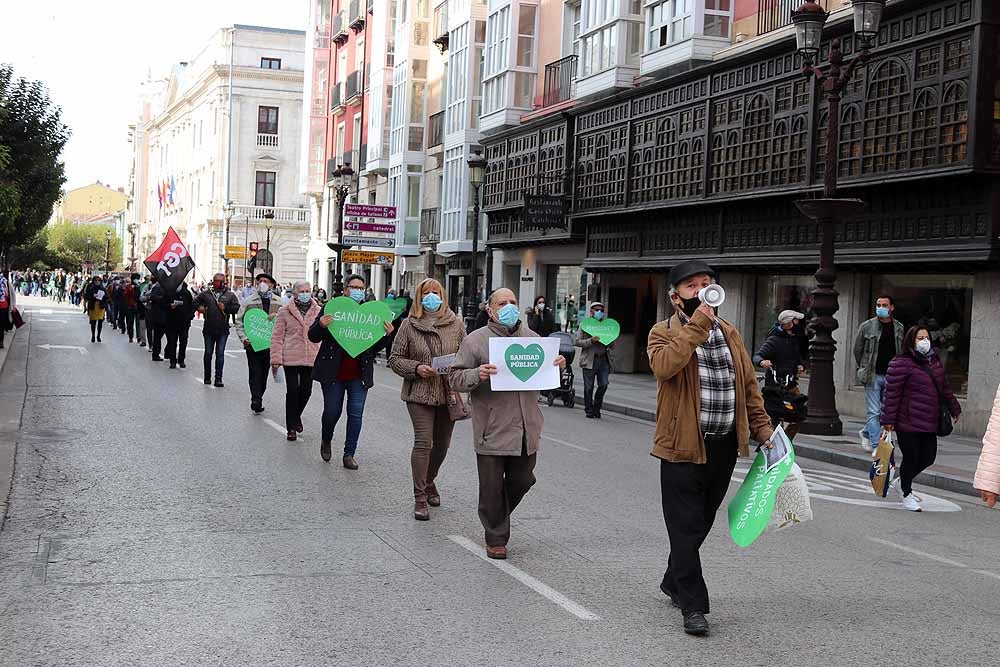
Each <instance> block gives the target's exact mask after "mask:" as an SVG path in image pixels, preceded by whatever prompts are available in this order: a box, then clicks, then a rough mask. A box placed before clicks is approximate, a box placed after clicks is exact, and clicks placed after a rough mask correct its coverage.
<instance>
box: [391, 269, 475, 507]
mask: <svg viewBox="0 0 1000 667" xmlns="http://www.w3.org/2000/svg"><path fill="white" fill-rule="evenodd" d="M414 299H415V300H414V302H413V305H412V307H411V310H410V316H409V317H408V318H406V319H405V320H403V321H402V323H401V324H400V327H399V331H398V332H395V334H394V335H395V340H394V342H393V346H392V352H391V354H390V355H389V368H391V369H392V371H393V372H394V373H396V375H399V376H400V377H402V378H403V387H402V390H401V392H400V398H402V399H403V400H404V401H405V402H406V410H407V412H409V414H410V423H411V424H412V426H413V451H412V452H411V453H410V471H411V473H412V475H413V502H414V504H413V518H414V519H416V520H418V521H427V520H429V519H430V518H431V515H430V508H431V507H438V506H439V505H441V494H440V492H438V488H437V484H436V483H435V480H436V479H437V475H438V472H439V471H440V470H441V464H443V463H444V459H445V457H446V456H447V455H448V448H449V447H450V446H451V433H452V429H453V428H454V425H455V423H454V422H453V421H452V418H451V413H450V411H449V409H448V394H449V387H448V382H447V379H446V378H444V377H443V376H442V375H441V373H440V371H439V370H438V369H435V368H434V367H433V366H432V363H433V361H434V359H435V358H440V357H446V356H448V355H452V354H455V353H457V352H458V349H459V347H460V346H461V344H462V340H463V339H464V338H465V327H464V325H463V324H462V321H461V320H460V319H458V316H457V315H455V313H454V312H453V311H451V310H450V309H449V308H448V306H447V303H448V295H447V294H446V293H445V291H444V287H443V286H442V285H441V283H439V282H438V281H437V280H434V279H433V278H426V279H424V280H422V281H420V283H419V284H418V285H417V288H416V290H415V291H414ZM446 369H447V366H442V367H441V370H446Z"/></svg>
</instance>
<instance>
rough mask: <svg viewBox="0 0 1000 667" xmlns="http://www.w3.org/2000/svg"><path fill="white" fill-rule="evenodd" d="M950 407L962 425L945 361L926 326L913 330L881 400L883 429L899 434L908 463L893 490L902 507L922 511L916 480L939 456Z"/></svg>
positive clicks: (892, 366) (892, 367) (889, 374)
mask: <svg viewBox="0 0 1000 667" xmlns="http://www.w3.org/2000/svg"><path fill="white" fill-rule="evenodd" d="M942 402H944V403H946V404H947V405H948V411H949V412H950V413H951V418H952V419H953V420H954V421H958V416H959V415H960V414H961V413H962V408H961V406H959V404H958V401H957V400H955V394H954V393H952V391H951V387H950V386H949V385H948V378H947V376H946V375H945V372H944V366H943V365H941V360H940V359H938V356H937V354H935V353H934V350H933V349H932V348H931V337H930V334H929V333H928V331H927V329H925V328H923V327H919V326H917V327H910V329H909V330H908V331H907V332H906V335H905V336H904V337H903V350H902V352H900V353H899V355H897V356H896V357H895V358H894V359H893V360H892V361H891V362H890V363H889V370H888V372H887V373H886V377H885V396H884V397H883V399H882V420H881V423H882V428H883V429H885V430H886V431H893V430H895V431H896V434H897V435H898V436H899V449H900V450H902V452H903V464H902V466H900V469H899V477H897V478H896V479H895V480H894V481H893V483H892V486H893V488H894V489H896V493H898V494H899V495H900V497H901V498H902V500H903V507H904V508H906V509H908V510H910V511H912V512H919V511H920V505H919V504H918V503H917V499H916V498H914V497H913V489H912V485H913V479H914V478H915V477H916V476H917V475H919V474H920V473H921V472H923V471H924V470H926V469H927V468H929V467H930V466H931V465H932V464H933V463H934V459H935V457H936V456H937V430H938V414H939V408H938V406H939V405H940V404H941V403H942Z"/></svg>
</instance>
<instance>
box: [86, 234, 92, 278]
mask: <svg viewBox="0 0 1000 667" xmlns="http://www.w3.org/2000/svg"><path fill="white" fill-rule="evenodd" d="M92 241H93V239H91V238H90V235H89V234H88V235H87V261H86V262H85V264H86V265H87V268H86V270H87V271H91V270H92V269H91V268H90V264H91V262H90V257H91V254H90V244H91V243H92Z"/></svg>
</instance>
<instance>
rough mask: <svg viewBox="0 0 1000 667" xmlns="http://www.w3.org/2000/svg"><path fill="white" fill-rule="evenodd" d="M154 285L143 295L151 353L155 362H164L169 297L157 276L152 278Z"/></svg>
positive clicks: (154, 275)
mask: <svg viewBox="0 0 1000 667" xmlns="http://www.w3.org/2000/svg"><path fill="white" fill-rule="evenodd" d="M150 280H151V281H152V284H151V285H150V287H149V289H148V290H146V292H145V293H144V294H143V297H145V299H146V326H148V327H149V330H150V341H149V351H150V353H151V355H152V356H151V358H152V360H153V361H163V357H161V356H160V353H161V352H162V351H163V336H164V334H165V333H166V331H165V327H166V325H167V299H168V297H167V295H166V294H165V293H164V291H163V286H162V285H160V283H159V280H158V278H157V275H156V274H155V273H154V274H153V275H152V277H151V278H150Z"/></svg>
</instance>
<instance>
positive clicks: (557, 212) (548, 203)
mask: <svg viewBox="0 0 1000 667" xmlns="http://www.w3.org/2000/svg"><path fill="white" fill-rule="evenodd" d="M524 226H525V227H538V228H541V229H549V228H559V229H566V215H565V200H564V199H563V197H562V195H527V194H526V195H524Z"/></svg>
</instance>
